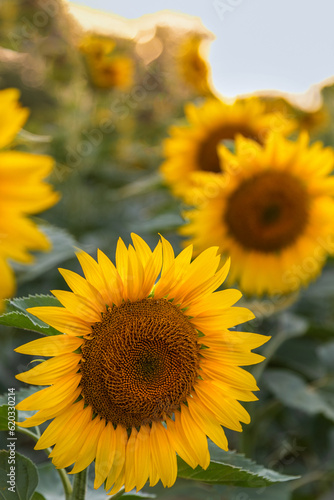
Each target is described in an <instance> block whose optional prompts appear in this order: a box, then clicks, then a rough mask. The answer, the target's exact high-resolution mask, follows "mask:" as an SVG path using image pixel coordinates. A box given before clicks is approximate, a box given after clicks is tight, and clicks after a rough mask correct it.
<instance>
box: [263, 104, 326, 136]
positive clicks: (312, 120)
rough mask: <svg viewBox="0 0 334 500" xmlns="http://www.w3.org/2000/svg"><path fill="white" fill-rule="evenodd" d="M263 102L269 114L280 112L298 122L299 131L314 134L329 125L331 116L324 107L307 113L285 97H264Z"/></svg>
mask: <svg viewBox="0 0 334 500" xmlns="http://www.w3.org/2000/svg"><path fill="white" fill-rule="evenodd" d="M261 100H262V101H263V102H264V104H265V108H266V111H267V112H268V113H275V112H279V113H283V114H284V115H286V116H289V117H290V118H291V119H293V120H294V121H295V122H296V124H297V127H298V129H299V130H305V131H306V132H309V133H310V134H312V133H314V132H318V131H319V130H321V129H323V128H325V127H327V126H328V125H329V121H330V116H329V113H328V111H327V110H326V108H325V106H324V105H322V106H320V107H319V108H318V109H315V110H314V111H305V110H303V109H301V108H299V107H297V106H294V105H293V104H291V103H290V102H289V101H288V100H287V99H284V97H272V96H263V97H261Z"/></svg>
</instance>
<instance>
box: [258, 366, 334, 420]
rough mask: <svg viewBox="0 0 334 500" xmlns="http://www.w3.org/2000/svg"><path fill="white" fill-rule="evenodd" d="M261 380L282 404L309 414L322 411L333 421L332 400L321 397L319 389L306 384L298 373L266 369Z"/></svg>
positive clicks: (333, 409) (333, 403) (333, 404)
mask: <svg viewBox="0 0 334 500" xmlns="http://www.w3.org/2000/svg"><path fill="white" fill-rule="evenodd" d="M263 381H264V383H265V385H266V386H267V388H268V389H269V390H270V391H271V392H272V393H273V394H274V395H275V396H276V398H277V399H278V400H279V401H281V402H282V403H283V404H284V405H286V406H289V407H290V408H296V409H297V410H301V411H304V412H305V413H308V414H309V415H316V414H318V413H322V414H323V415H324V416H325V417H327V418H329V419H330V420H332V421H334V401H331V399H330V398H325V397H323V393H322V392H321V391H317V390H316V389H315V388H314V387H312V386H310V385H308V384H307V383H306V382H305V380H304V379H303V378H302V377H300V376H299V375H296V374H295V373H293V372H291V371H289V370H278V369H275V370H274V369H270V370H267V372H266V376H265V377H263ZM332 399H334V398H332Z"/></svg>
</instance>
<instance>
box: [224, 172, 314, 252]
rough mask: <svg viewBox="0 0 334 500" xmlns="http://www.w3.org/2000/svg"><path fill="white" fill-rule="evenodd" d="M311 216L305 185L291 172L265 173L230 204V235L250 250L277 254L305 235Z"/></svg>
mask: <svg viewBox="0 0 334 500" xmlns="http://www.w3.org/2000/svg"><path fill="white" fill-rule="evenodd" d="M308 213H309V196H308V194H307V191H306V189H305V187H304V186H303V184H302V183H301V182H300V181H299V179H297V178H296V177H294V176H293V175H291V174H290V173H288V172H278V171H266V172H262V173H260V174H258V175H257V176H255V177H253V178H251V179H247V180H245V181H244V182H243V183H242V184H241V185H240V186H239V188H238V189H236V190H235V191H234V192H233V193H232V195H231V196H230V197H229V199H228V201H227V207H226V212H225V223H226V225H227V227H228V231H229V234H230V235H231V236H232V237H234V238H235V239H236V240H237V241H238V243H239V244H240V245H241V246H243V247H244V248H247V249H249V250H256V251H259V252H275V251H280V250H282V249H283V248H285V247H287V246H289V245H291V244H293V243H294V241H295V240H296V239H297V238H298V237H299V236H300V235H301V234H302V232H303V230H304V228H305V226H306V224H307V222H308Z"/></svg>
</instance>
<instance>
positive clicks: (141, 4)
mask: <svg viewBox="0 0 334 500" xmlns="http://www.w3.org/2000/svg"><path fill="white" fill-rule="evenodd" d="M72 3H76V4H78V5H84V6H89V7H92V8H94V9H98V10H102V11H106V12H112V13H114V14H118V15H120V16H123V17H126V18H129V19H133V18H137V17H140V16H142V15H144V14H150V13H153V12H157V11H159V10H165V9H169V10H172V11H176V12H182V13H185V14H190V15H192V16H198V17H200V19H201V20H202V23H203V24H204V26H205V27H206V28H208V29H209V30H210V31H212V32H213V34H214V35H215V36H216V40H214V41H213V42H212V44H211V49H210V56H209V61H210V63H211V67H212V73H213V82H214V86H215V87H216V89H217V90H218V91H219V92H220V93H221V94H223V95H225V96H231V97H232V96H235V95H237V94H243V93H248V92H253V91H259V90H267V89H275V90H280V91H285V92H294V93H299V92H304V91H306V90H307V89H308V88H309V87H310V86H311V85H313V84H316V83H319V82H321V81H322V80H324V79H326V78H329V77H331V76H333V75H334V29H333V22H334V0H140V1H136V0H118V1H116V0H75V1H74V2H72Z"/></svg>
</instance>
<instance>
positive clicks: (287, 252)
mask: <svg viewBox="0 0 334 500" xmlns="http://www.w3.org/2000/svg"><path fill="white" fill-rule="evenodd" d="M308 141H309V139H308V135H307V133H306V132H304V133H303V134H301V136H300V137H299V139H298V141H297V142H291V141H288V140H287V139H285V138H283V137H282V136H279V135H272V136H270V137H269V139H268V141H267V143H266V144H265V145H264V146H261V145H259V144H258V143H256V142H255V141H252V140H250V139H245V138H243V137H241V136H239V137H238V138H237V139H236V153H235V155H234V154H232V153H231V152H230V151H228V150H227V148H225V147H224V146H221V147H220V156H221V158H222V161H223V163H224V164H225V165H231V170H230V173H225V174H220V175H219V174H216V175H213V174H208V173H199V174H197V176H196V177H197V179H196V182H197V186H196V187H195V188H194V189H193V199H194V200H196V201H195V203H198V207H196V208H195V209H192V210H189V211H187V212H186V214H185V216H186V218H187V219H188V223H187V224H186V225H185V226H183V227H182V228H181V233H182V234H184V235H187V236H188V237H190V242H191V243H193V244H194V248H195V250H196V251H197V252H200V251H202V250H203V249H204V248H207V247H208V246H211V245H219V249H220V251H221V252H223V253H224V254H225V255H229V256H231V259H232V262H233V267H232V270H231V274H230V280H229V282H230V283H235V282H238V283H239V286H240V288H241V290H242V291H243V292H245V293H247V294H255V295H262V294H264V293H267V294H269V295H274V294H286V293H289V292H293V291H295V290H298V289H299V288H300V287H301V286H303V285H304V286H305V285H307V284H308V283H309V282H310V281H311V280H312V279H314V278H315V277H316V276H317V275H318V274H319V272H320V271H321V269H322V267H323V265H324V263H325V260H326V257H327V255H328V253H331V254H332V253H334V225H333V220H334V176H332V175H331V173H332V170H333V166H334V154H333V151H332V150H331V149H330V148H323V147H322V144H321V143H315V144H312V145H311V146H309V145H308ZM187 243H188V241H187Z"/></svg>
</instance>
